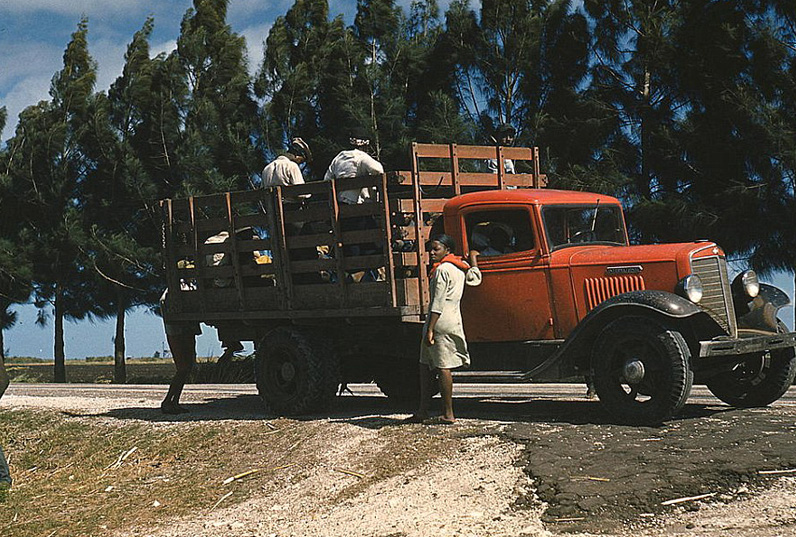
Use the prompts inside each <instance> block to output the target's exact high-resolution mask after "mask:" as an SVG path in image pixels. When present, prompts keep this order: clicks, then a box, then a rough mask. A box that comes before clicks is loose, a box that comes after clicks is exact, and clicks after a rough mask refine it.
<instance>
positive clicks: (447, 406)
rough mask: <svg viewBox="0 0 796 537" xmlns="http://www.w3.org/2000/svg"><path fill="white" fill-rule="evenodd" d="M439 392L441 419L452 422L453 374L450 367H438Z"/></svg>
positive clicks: (453, 418)
mask: <svg viewBox="0 0 796 537" xmlns="http://www.w3.org/2000/svg"><path fill="white" fill-rule="evenodd" d="M438 371H439V393H440V395H441V396H442V420H444V421H446V422H451V423H452V422H453V421H455V420H456V418H455V417H454V416H453V375H452V374H451V370H450V369H439V370H438Z"/></svg>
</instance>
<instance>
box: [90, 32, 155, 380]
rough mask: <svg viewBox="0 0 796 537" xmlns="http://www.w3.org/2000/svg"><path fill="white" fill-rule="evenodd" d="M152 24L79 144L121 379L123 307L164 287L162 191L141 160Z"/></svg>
mask: <svg viewBox="0 0 796 537" xmlns="http://www.w3.org/2000/svg"><path fill="white" fill-rule="evenodd" d="M152 28H153V21H152V19H151V18H150V19H148V20H147V21H146V23H145V24H144V27H143V28H142V29H141V30H140V31H138V32H137V33H136V34H135V36H134V37H133V40H132V42H131V43H130V45H129V46H128V48H127V53H126V55H125V59H126V63H125V66H124V70H123V73H122V75H121V76H120V77H119V78H118V79H117V80H116V81H115V82H114V83H113V85H112V86H111V88H110V91H109V94H108V96H105V95H104V94H99V95H97V96H96V97H95V99H94V100H93V103H92V106H91V114H92V123H93V125H94V129H93V131H92V135H91V136H90V137H89V140H88V141H89V142H90V143H86V144H84V151H85V152H86V153H87V154H88V155H89V156H90V157H91V158H92V159H93V160H94V161H95V162H97V165H96V166H95V167H94V168H93V169H92V170H91V172H90V173H89V174H88V175H87V177H86V181H85V185H84V188H83V191H84V194H83V197H84V199H85V204H84V216H85V218H86V221H87V222H88V223H90V225H89V228H88V246H87V248H86V250H85V253H86V255H87V260H88V266H89V267H90V268H91V269H93V272H94V273H95V275H96V276H97V282H98V283H97V285H98V289H99V291H100V293H101V294H102V296H101V303H103V304H107V307H108V313H109V314H112V315H115V317H116V331H115V337H114V364H115V367H114V381H115V382H117V383H124V382H126V363H125V335H124V328H125V317H126V313H127V312H128V311H129V310H130V309H131V308H135V307H137V306H140V305H152V304H154V303H156V301H157V296H158V292H159V290H160V287H162V283H161V277H160V276H161V275H160V271H159V270H158V268H159V266H160V257H159V255H158V249H157V244H158V231H159V225H158V222H157V221H156V220H157V218H156V217H157V215H156V203H155V200H156V199H157V196H158V194H159V193H160V192H161V191H162V190H163V189H162V188H159V187H158V184H157V183H156V182H155V179H154V178H153V177H152V176H151V175H150V174H149V173H148V171H147V167H146V166H145V165H144V161H146V160H149V159H150V158H152V156H151V155H150V152H149V149H150V147H151V146H152V144H151V138H150V137H151V136H152V131H153V124H154V121H153V120H154V118H153V116H154V114H153V111H154V110H157V109H158V108H159V107H158V105H159V102H158V99H157V93H156V92H153V91H152V89H153V75H154V72H155V69H156V65H155V63H154V62H153V61H152V60H150V58H149V43H148V38H149V36H150V34H151V32H152ZM157 145H158V144H157V143H156V144H155V147H157Z"/></svg>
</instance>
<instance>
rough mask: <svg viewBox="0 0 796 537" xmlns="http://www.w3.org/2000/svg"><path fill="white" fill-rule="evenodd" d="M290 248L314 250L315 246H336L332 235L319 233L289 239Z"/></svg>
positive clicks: (288, 245)
mask: <svg viewBox="0 0 796 537" xmlns="http://www.w3.org/2000/svg"><path fill="white" fill-rule="evenodd" d="M286 241H287V247H288V248H294V249H295V248H312V247H314V246H332V245H334V236H333V235H332V234H331V233H319V234H315V235H294V236H292V237H287V238H286Z"/></svg>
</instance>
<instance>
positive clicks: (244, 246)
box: [238, 239, 272, 252]
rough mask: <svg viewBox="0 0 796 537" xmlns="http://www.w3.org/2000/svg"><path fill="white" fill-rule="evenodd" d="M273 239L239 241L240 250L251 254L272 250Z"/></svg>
mask: <svg viewBox="0 0 796 537" xmlns="http://www.w3.org/2000/svg"><path fill="white" fill-rule="evenodd" d="M271 242H272V241H271V239H246V240H242V241H238V250H240V251H243V252H249V251H254V250H270V249H271Z"/></svg>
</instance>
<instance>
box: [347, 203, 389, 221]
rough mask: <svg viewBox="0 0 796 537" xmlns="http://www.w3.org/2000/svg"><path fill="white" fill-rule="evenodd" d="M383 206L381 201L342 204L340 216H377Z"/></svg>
mask: <svg viewBox="0 0 796 537" xmlns="http://www.w3.org/2000/svg"><path fill="white" fill-rule="evenodd" d="M380 209H381V206H380V204H379V203H362V204H359V205H348V204H345V203H341V204H340V218H352V217H354V216H375V215H377V214H379V210H380Z"/></svg>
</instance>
